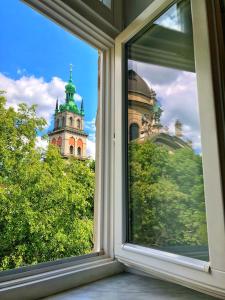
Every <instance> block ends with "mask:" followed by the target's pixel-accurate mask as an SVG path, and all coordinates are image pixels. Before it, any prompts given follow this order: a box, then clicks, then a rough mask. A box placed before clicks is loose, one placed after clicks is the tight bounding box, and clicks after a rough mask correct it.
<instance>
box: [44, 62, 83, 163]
mask: <svg viewBox="0 0 225 300" xmlns="http://www.w3.org/2000/svg"><path fill="white" fill-rule="evenodd" d="M75 93H76V87H75V85H74V84H73V79H72V65H70V78H69V81H68V83H67V84H66V86H65V94H66V99H65V103H64V104H61V105H59V102H58V99H57V101H56V107H55V114H54V129H53V131H51V132H49V134H48V135H49V140H50V143H52V144H54V145H57V146H58V147H59V149H60V153H61V155H62V156H63V157H65V158H66V157H69V156H75V157H77V158H79V159H85V158H86V157H87V154H86V140H87V137H88V134H87V133H85V131H84V104H83V99H82V101H81V106H80V109H79V108H78V107H77V104H76V102H75V100H74V94H75Z"/></svg>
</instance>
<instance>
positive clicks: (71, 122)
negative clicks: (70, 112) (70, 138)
mask: <svg viewBox="0 0 225 300" xmlns="http://www.w3.org/2000/svg"><path fill="white" fill-rule="evenodd" d="M70 127H73V118H72V117H70Z"/></svg>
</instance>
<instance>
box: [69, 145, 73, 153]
mask: <svg viewBox="0 0 225 300" xmlns="http://www.w3.org/2000/svg"><path fill="white" fill-rule="evenodd" d="M70 154H71V155H72V154H73V146H70Z"/></svg>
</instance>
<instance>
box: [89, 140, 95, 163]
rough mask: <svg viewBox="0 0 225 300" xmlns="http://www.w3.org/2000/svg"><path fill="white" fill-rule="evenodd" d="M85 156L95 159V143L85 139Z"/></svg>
mask: <svg viewBox="0 0 225 300" xmlns="http://www.w3.org/2000/svg"><path fill="white" fill-rule="evenodd" d="M87 156H90V157H91V158H93V159H95V142H93V141H91V140H89V139H87Z"/></svg>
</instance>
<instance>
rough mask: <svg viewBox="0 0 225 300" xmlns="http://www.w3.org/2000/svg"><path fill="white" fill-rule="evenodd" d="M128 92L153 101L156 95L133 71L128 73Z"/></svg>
mask: <svg viewBox="0 0 225 300" xmlns="http://www.w3.org/2000/svg"><path fill="white" fill-rule="evenodd" d="M128 92H133V93H137V94H141V95H143V96H146V97H148V98H151V99H155V97H156V93H155V91H154V90H153V89H151V88H150V87H149V86H148V84H147V83H146V82H145V81H144V79H142V78H141V77H140V76H139V75H138V74H137V73H136V72H135V71H133V70H129V71H128Z"/></svg>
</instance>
